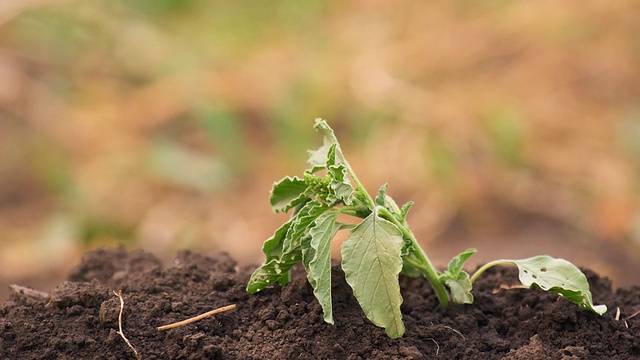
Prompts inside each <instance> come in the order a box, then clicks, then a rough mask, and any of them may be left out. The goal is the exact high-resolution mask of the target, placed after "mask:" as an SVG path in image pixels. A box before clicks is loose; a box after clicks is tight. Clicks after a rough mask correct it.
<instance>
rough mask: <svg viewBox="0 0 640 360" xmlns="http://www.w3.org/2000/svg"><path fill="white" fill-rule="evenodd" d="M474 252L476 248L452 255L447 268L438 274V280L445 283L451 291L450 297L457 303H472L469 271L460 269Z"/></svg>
mask: <svg viewBox="0 0 640 360" xmlns="http://www.w3.org/2000/svg"><path fill="white" fill-rule="evenodd" d="M476 252H477V251H476V249H468V250H466V251H464V252H463V253H461V254H459V255H458V256H456V257H454V258H453V259H451V261H450V262H449V267H448V268H447V270H445V272H444V273H443V274H440V280H441V281H443V282H444V283H445V284H446V285H447V287H448V288H449V290H450V291H451V298H452V299H453V301H454V302H456V303H458V304H473V294H471V288H472V284H471V280H470V279H469V273H467V272H466V271H464V270H463V269H462V265H464V262H465V261H467V259H468V258H469V257H470V256H471V255H473V254H475V253H476Z"/></svg>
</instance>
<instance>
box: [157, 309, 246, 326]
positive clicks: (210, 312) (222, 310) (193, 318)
mask: <svg viewBox="0 0 640 360" xmlns="http://www.w3.org/2000/svg"><path fill="white" fill-rule="evenodd" d="M235 308H236V305H235V304H233V305H227V306H223V307H221V308H218V309H215V310H211V311H209V312H206V313H204V314H201V315H198V316H194V317H192V318H189V319H187V320H182V321H178V322H175V323H173V324H169V325H163V326H159V327H157V329H158V331H163V330H169V329H173V328H175V327H178V326H182V325H187V324H191V323H193V322H196V321H198V320H202V319H204V318H206V317H209V316H211V315H215V314H218V313H221V312H225V311H228V310H232V309H235Z"/></svg>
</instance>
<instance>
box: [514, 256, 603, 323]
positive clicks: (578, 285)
mask: <svg viewBox="0 0 640 360" xmlns="http://www.w3.org/2000/svg"><path fill="white" fill-rule="evenodd" d="M507 261H510V262H513V263H514V264H515V265H516V266H517V267H518V270H519V275H518V276H519V278H520V281H521V282H522V284H523V285H524V286H529V287H530V286H532V285H536V286H538V287H539V288H541V289H542V290H545V291H551V292H553V293H556V294H558V295H562V296H564V297H565V298H567V299H568V300H569V301H571V302H573V303H574V304H576V305H579V306H581V307H583V308H585V309H588V310H591V311H593V312H595V313H597V314H599V315H602V314H604V313H605V312H606V311H607V306H606V305H593V299H592V296H591V291H590V290H589V282H588V281H587V277H586V276H585V275H584V274H583V273H582V271H580V269H578V268H577V267H576V266H575V265H573V264H572V263H570V262H568V261H566V260H563V259H555V258H552V257H551V256H547V255H542V256H535V257H532V258H528V259H522V260H507Z"/></svg>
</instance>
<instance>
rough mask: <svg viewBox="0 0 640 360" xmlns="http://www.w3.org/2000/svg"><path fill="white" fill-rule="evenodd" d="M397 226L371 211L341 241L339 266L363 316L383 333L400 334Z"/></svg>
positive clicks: (400, 248) (400, 300)
mask: <svg viewBox="0 0 640 360" xmlns="http://www.w3.org/2000/svg"><path fill="white" fill-rule="evenodd" d="M402 245H403V240H402V233H401V232H400V229H398V227H397V226H396V225H394V224H393V223H391V222H389V221H387V220H384V219H382V218H380V217H379V216H378V214H377V211H374V212H372V213H371V215H369V216H368V217H367V218H366V219H364V220H363V221H362V222H361V223H360V224H359V225H358V226H356V227H355V228H353V230H351V232H350V233H349V238H348V240H347V241H346V242H345V243H344V244H343V245H342V269H343V270H344V273H345V278H346V280H347V283H348V284H349V285H350V286H351V288H352V289H353V293H354V295H355V297H356V299H357V300H358V303H360V306H361V307H362V309H363V310H364V312H365V314H366V315H367V318H369V320H371V322H372V323H374V324H375V325H377V326H380V327H383V328H385V331H386V332H387V335H389V336H390V337H392V338H398V337H400V336H402V334H404V324H403V323H402V314H401V312H400V305H401V304H402V296H401V295H400V285H399V284H398V274H399V273H400V271H401V270H402V258H401V250H402Z"/></svg>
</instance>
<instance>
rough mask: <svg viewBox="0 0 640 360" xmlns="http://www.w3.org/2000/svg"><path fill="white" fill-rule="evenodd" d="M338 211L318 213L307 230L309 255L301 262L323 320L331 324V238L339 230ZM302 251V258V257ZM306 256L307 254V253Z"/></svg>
mask: <svg viewBox="0 0 640 360" xmlns="http://www.w3.org/2000/svg"><path fill="white" fill-rule="evenodd" d="M338 214H339V212H338V211H330V212H326V213H324V214H322V215H320V216H319V217H318V218H317V219H316V220H315V222H314V224H313V227H311V230H309V235H310V237H311V239H310V242H309V247H310V248H311V249H312V251H309V253H308V254H309V255H312V259H309V261H307V259H306V258H305V259H304V260H303V262H304V263H305V267H306V268H307V278H308V279H309V283H310V284H311V286H312V287H313V294H314V295H315V297H316V299H318V302H319V303H320V305H321V306H322V311H323V313H324V321H326V322H328V323H329V324H333V309H332V305H331V240H332V239H333V237H334V236H335V234H336V233H337V232H338V230H340V226H339V225H338V226H337V224H336V218H337V217H338ZM304 255H307V254H304V253H303V258H304ZM307 256H308V255H307Z"/></svg>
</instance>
